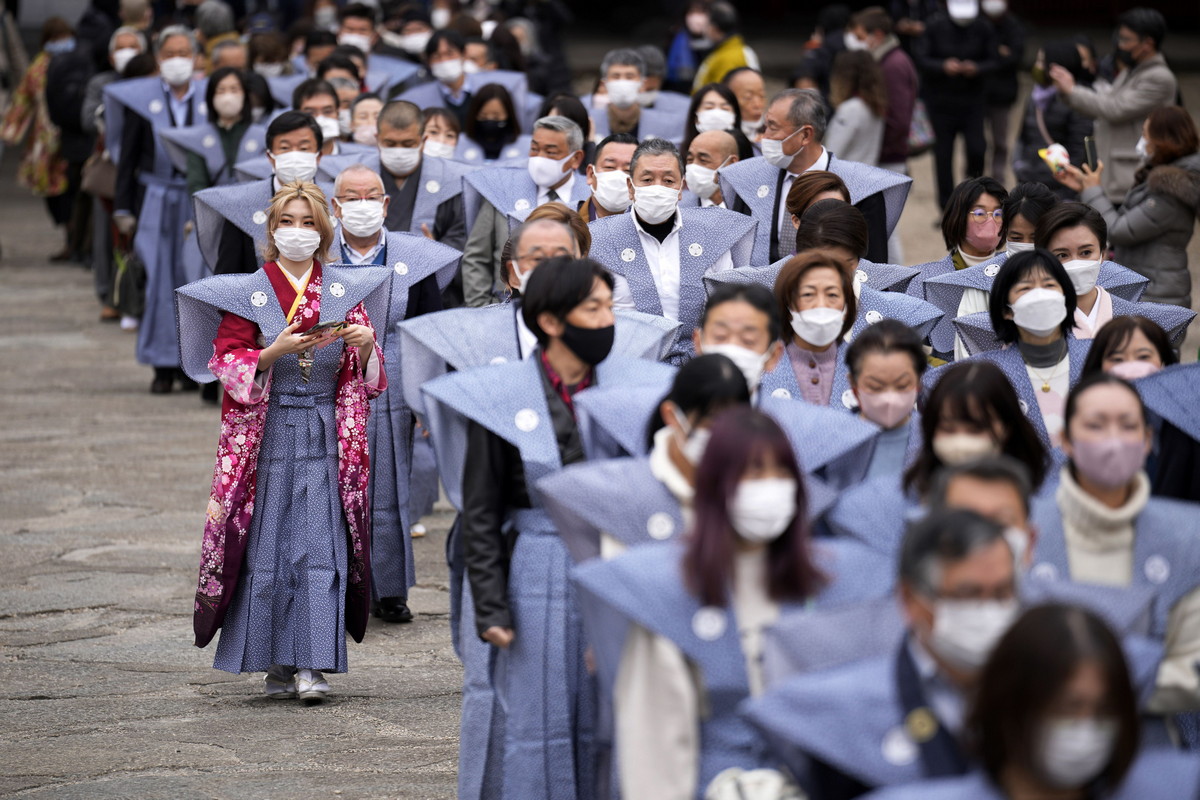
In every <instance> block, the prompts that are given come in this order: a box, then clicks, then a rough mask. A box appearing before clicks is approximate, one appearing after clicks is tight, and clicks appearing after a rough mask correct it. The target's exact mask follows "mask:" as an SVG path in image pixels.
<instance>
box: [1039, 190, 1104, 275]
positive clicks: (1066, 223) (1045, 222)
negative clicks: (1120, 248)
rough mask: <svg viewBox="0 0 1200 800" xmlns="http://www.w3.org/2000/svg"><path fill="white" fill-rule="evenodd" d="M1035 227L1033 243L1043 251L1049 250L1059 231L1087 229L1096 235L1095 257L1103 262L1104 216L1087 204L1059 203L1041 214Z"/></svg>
mask: <svg viewBox="0 0 1200 800" xmlns="http://www.w3.org/2000/svg"><path fill="white" fill-rule="evenodd" d="M1036 225H1037V229H1036V230H1035V231H1034V234H1033V241H1034V244H1035V245H1037V246H1038V247H1040V248H1042V249H1043V250H1049V249H1050V240H1051V239H1053V238H1054V234H1056V233H1058V232H1059V231H1061V230H1065V229H1066V228H1078V227H1080V226H1082V227H1085V228H1087V229H1089V230H1090V231H1091V232H1092V233H1094V234H1095V235H1096V241H1097V242H1099V243H1100V249H1099V251H1098V252H1097V253H1096V257H1097V258H1098V259H1099V260H1100V261H1103V260H1104V248H1105V247H1107V246H1108V223H1106V222H1105V221H1104V216H1103V215H1102V214H1101V213H1100V212H1099V211H1097V210H1096V209H1094V208H1092V207H1091V206H1089V205H1088V204H1087V203H1077V202H1068V203H1059V204H1058V205H1056V206H1054V207H1053V208H1051V209H1050V210H1048V211H1047V212H1046V213H1045V214H1042V218H1041V219H1039V220H1038V221H1037V223H1036Z"/></svg>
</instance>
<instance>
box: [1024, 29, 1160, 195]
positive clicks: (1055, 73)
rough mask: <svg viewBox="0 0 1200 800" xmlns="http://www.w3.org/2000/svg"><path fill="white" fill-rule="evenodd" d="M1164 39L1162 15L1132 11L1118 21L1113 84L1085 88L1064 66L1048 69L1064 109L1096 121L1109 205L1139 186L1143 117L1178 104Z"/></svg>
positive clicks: (1097, 150)
mask: <svg viewBox="0 0 1200 800" xmlns="http://www.w3.org/2000/svg"><path fill="white" fill-rule="evenodd" d="M1166 34H1167V21H1166V19H1165V18H1164V17H1163V15H1162V13H1161V12H1160V11H1158V10H1156V9H1153V8H1131V9H1129V10H1128V11H1125V12H1124V13H1122V14H1121V15H1120V16H1118V17H1117V31H1116V51H1115V56H1116V58H1117V60H1118V61H1119V62H1120V63H1121V64H1122V65H1123V66H1124V69H1123V70H1122V71H1121V73H1120V74H1119V75H1118V76H1117V77H1116V78H1115V79H1114V80H1113V81H1112V82H1111V83H1108V82H1102V83H1097V84H1095V85H1094V86H1086V85H1083V84H1081V83H1079V82H1078V81H1077V80H1076V79H1075V76H1074V75H1073V74H1072V72H1071V71H1070V69H1069V68H1068V67H1066V66H1063V65H1060V64H1049V65H1047V69H1048V74H1049V77H1050V81H1051V83H1053V85H1054V88H1055V89H1057V90H1058V93H1059V95H1060V96H1061V97H1062V99H1063V100H1064V101H1066V103H1067V105H1069V106H1070V107H1071V108H1072V109H1073V110H1074V111H1076V112H1078V113H1080V114H1082V115H1084V116H1086V117H1090V118H1092V119H1093V120H1095V127H1096V154H1097V156H1098V157H1099V159H1100V161H1101V162H1103V163H1104V164H1105V166H1107V167H1108V169H1107V170H1106V171H1105V173H1104V174H1103V175H1102V176H1101V186H1102V188H1103V196H1104V197H1107V198H1108V200H1109V202H1110V203H1114V204H1116V203H1122V202H1124V200H1125V194H1126V193H1127V192H1128V191H1129V190H1130V189H1131V188H1133V186H1134V184H1135V183H1136V182H1137V181H1136V179H1135V174H1136V172H1137V170H1138V168H1139V166H1140V161H1141V154H1139V153H1138V152H1137V150H1136V146H1135V145H1136V143H1137V140H1138V137H1140V136H1142V134H1143V130H1142V126H1143V123H1144V121H1145V119H1146V117H1147V116H1148V115H1149V114H1150V112H1151V111H1153V110H1154V109H1156V108H1161V107H1164V106H1171V105H1174V104H1175V102H1176V95H1177V92H1178V85H1179V84H1178V81H1177V80H1176V79H1175V75H1174V73H1172V72H1171V68H1170V67H1169V66H1168V65H1167V62H1166V60H1165V59H1164V58H1163V56H1162V52H1161V49H1162V43H1163V39H1164V38H1166ZM1079 163H1083V162H1079Z"/></svg>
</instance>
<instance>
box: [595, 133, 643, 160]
mask: <svg viewBox="0 0 1200 800" xmlns="http://www.w3.org/2000/svg"><path fill="white" fill-rule="evenodd" d="M610 144H631V145H633V146H634V147H637V145H638V140H637V137H636V136H634V135H633V134H632V133H610V134H609V135H608V136H605V137H604V138H603V139H601V140H600V143H599V144H597V145H596V155H595V156H594V157H593V158H592V161H593V162H598V161H599V160H600V154H601V153H603V152H604V148H605V147H608V146H609V145H610Z"/></svg>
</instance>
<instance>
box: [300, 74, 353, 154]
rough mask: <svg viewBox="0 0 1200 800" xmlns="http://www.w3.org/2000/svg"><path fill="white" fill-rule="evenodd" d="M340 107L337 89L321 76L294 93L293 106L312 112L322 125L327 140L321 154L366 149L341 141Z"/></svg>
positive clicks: (324, 137)
mask: <svg viewBox="0 0 1200 800" xmlns="http://www.w3.org/2000/svg"><path fill="white" fill-rule="evenodd" d="M340 107H341V100H340V99H339V98H338V94H337V89H335V88H333V85H332V84H330V83H329V82H328V81H325V80H322V79H320V78H312V79H310V80H307V81H305V82H304V83H302V84H300V85H299V86H297V87H296V91H295V92H293V93H292V108H294V109H296V110H297V111H303V112H304V113H305V114H311V115H312V117H313V119H315V120H316V121H317V124H318V125H320V126H321V135H322V137H323V140H324V142H325V144H324V145H323V146H322V147H321V155H325V156H336V155H341V154H342V153H345V152H354V151H359V152H362V151H364V150H366V148H364V147H360V146H359V145H347V144H344V143H343V142H342V141H341V135H342V128H341V125H340V124H339V122H338V109H339V108H340Z"/></svg>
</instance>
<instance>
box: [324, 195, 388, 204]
mask: <svg viewBox="0 0 1200 800" xmlns="http://www.w3.org/2000/svg"><path fill="white" fill-rule="evenodd" d="M334 200H337V201H338V202H339V203H357V202H358V201H360V200H373V201H374V202H376V203H382V202H383V195H381V194H373V195H371V196H369V197H351V196H349V195H338V196H337V197H335V198H334Z"/></svg>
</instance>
